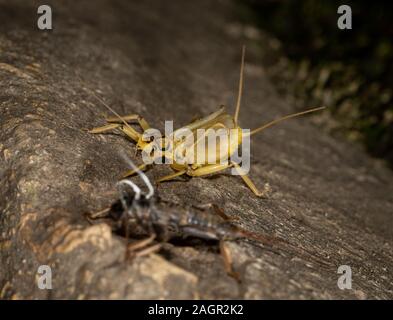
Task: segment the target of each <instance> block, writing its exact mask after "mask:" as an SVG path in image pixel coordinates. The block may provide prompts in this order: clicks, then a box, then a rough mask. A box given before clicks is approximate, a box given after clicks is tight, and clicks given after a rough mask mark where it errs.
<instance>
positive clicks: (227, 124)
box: [89, 46, 324, 196]
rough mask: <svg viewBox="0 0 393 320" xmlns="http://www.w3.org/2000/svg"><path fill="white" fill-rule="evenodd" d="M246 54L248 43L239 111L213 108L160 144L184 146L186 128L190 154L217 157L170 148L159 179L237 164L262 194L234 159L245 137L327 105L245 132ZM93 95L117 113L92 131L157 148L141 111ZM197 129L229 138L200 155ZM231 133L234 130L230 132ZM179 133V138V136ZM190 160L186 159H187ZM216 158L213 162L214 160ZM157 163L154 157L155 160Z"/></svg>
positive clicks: (211, 171)
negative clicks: (182, 154) (184, 155)
mask: <svg viewBox="0 0 393 320" xmlns="http://www.w3.org/2000/svg"><path fill="white" fill-rule="evenodd" d="M244 56H245V47H244V46H243V50H242V61H241V68H240V80H239V90H238V96H237V103H236V111H235V114H234V115H233V116H232V115H231V114H229V113H227V112H226V111H225V108H224V107H221V108H220V109H219V110H218V111H216V112H213V113H212V114H210V115H208V116H206V117H204V118H201V119H198V120H195V121H193V122H191V123H190V124H188V125H186V126H184V127H181V128H179V129H177V130H175V131H174V132H173V134H172V135H171V137H164V138H163V139H162V141H161V142H162V143H160V146H161V148H162V149H165V150H168V149H169V150H177V149H178V148H179V147H184V141H185V140H186V141H187V140H188V139H187V138H188V137H184V136H183V135H182V134H181V133H182V132H184V130H187V131H188V132H189V135H190V136H191V138H192V139H190V140H191V141H195V143H191V144H188V145H186V146H185V148H186V150H185V151H190V153H191V154H193V155H194V156H195V157H196V158H197V159H201V158H203V159H212V158H213V159H214V161H210V160H209V161H207V160H206V161H197V162H195V161H194V158H193V159H191V160H192V161H185V162H184V161H182V162H181V163H180V162H179V161H177V159H176V157H175V156H173V154H170V153H168V152H164V154H165V157H167V158H170V163H171V164H170V166H171V168H172V169H173V170H174V173H172V174H169V175H167V176H164V177H161V178H160V179H158V180H157V182H163V181H167V180H172V179H174V178H176V177H178V176H182V175H187V176H190V177H203V176H207V175H211V174H216V173H219V172H222V171H223V170H226V169H228V168H234V170H235V171H236V173H237V175H240V177H241V178H242V179H243V181H244V182H245V183H246V185H247V186H248V187H249V188H250V189H251V190H252V192H253V193H254V194H255V195H257V196H263V194H264V192H262V191H260V190H259V189H258V188H257V187H256V186H255V184H254V183H253V182H252V180H251V179H250V178H249V177H248V175H247V174H246V172H245V171H244V170H242V168H241V166H240V163H238V162H236V161H233V159H232V156H233V155H234V153H235V152H238V149H239V147H240V146H241V145H242V143H243V142H244V138H246V137H249V136H252V135H254V134H256V133H259V132H261V131H263V130H265V129H267V128H269V127H271V126H273V125H275V124H277V123H279V122H281V121H284V120H287V119H290V118H294V117H297V116H300V115H304V114H307V113H311V112H315V111H318V110H321V109H324V107H320V108H314V109H309V110H306V111H303V112H298V113H294V114H290V115H287V116H284V117H281V118H279V119H276V120H273V121H271V122H268V123H267V124H265V125H262V126H260V127H258V128H256V129H254V130H251V131H250V130H248V132H245V131H244V130H243V129H242V128H241V127H240V126H239V123H238V118H239V112H240V104H241V97H242V90H243V73H244ZM92 95H93V96H94V97H95V98H96V99H98V100H99V101H100V102H101V103H102V104H103V105H104V106H105V107H106V108H107V109H108V110H109V111H110V112H111V113H113V114H114V117H109V118H107V119H106V121H107V123H108V124H106V125H105V126H102V127H98V128H94V129H91V130H89V132H90V133H93V134H100V133H104V132H107V131H112V130H115V129H116V130H120V131H121V132H122V133H123V134H125V135H126V136H127V137H128V138H130V139H131V140H132V141H134V142H135V143H136V147H137V150H144V149H145V148H148V149H149V150H152V149H154V148H155V146H152V144H155V145H156V141H151V140H149V139H146V136H145V135H144V132H146V131H147V130H149V129H151V128H150V125H149V124H148V123H147V121H146V120H145V119H144V118H143V117H142V116H140V115H137V114H131V115H126V116H120V115H119V114H118V113H117V112H116V111H114V110H113V109H112V108H111V107H110V106H109V105H108V104H106V103H105V101H104V100H102V99H101V98H100V97H98V96H97V95H96V94H94V93H92ZM135 121H137V122H138V124H139V126H140V127H141V128H142V130H143V132H142V133H140V132H138V131H137V130H136V129H134V128H133V127H132V126H131V125H130V123H132V122H135ZM198 130H205V132H206V134H207V133H208V132H211V130H215V131H217V130H226V131H227V132H228V133H227V138H226V139H225V140H224V142H222V141H221V140H220V145H219V150H220V152H217V148H216V146H214V148H210V145H208V146H207V147H206V148H204V149H203V150H202V151H203V154H204V155H207V157H205V156H203V157H199V156H198V152H200V149H198V141H200V140H201V139H205V138H206V137H199V136H198V135H197V132H198ZM234 131H235V132H236V133H237V134H232V133H233V132H234ZM230 133H231V134H230ZM177 137H179V138H177ZM222 150H223V151H224V152H221V151H222ZM161 157H162V153H159V154H158V158H161ZM186 160H187V159H186ZM212 162H213V163H212ZM153 163H154V161H153ZM150 164H151V163H143V164H142V165H141V166H139V167H138V169H140V170H144V169H145V168H146V167H147V166H148V165H150ZM135 172H136V171H135V170H130V171H128V172H127V173H126V174H125V175H124V177H127V176H130V175H133V174H135Z"/></svg>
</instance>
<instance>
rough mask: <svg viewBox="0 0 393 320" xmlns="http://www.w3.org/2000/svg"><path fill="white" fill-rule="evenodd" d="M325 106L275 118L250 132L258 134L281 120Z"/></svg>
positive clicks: (321, 108)
mask: <svg viewBox="0 0 393 320" xmlns="http://www.w3.org/2000/svg"><path fill="white" fill-rule="evenodd" d="M325 108H326V107H319V108H314V109H309V110H306V111H302V112H298V113H293V114H289V115H287V116H284V117H282V118H279V119H276V120H273V121H271V122H268V123H267V124H265V125H263V126H261V127H259V128H256V129H254V130H252V131H251V132H250V133H249V135H250V136H252V135H253V134H256V133H258V132H260V131H263V130H265V129H267V128H269V127H271V126H274V125H276V124H277V123H279V122H282V121H285V120H288V119H291V118H295V117H298V116H301V115H303V114H307V113H311V112H315V111H319V110H323V109H325Z"/></svg>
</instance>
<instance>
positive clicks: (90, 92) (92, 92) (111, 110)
mask: <svg viewBox="0 0 393 320" xmlns="http://www.w3.org/2000/svg"><path fill="white" fill-rule="evenodd" d="M75 75H76V77H77V78H78V79H79V81H80V82H81V83H82V84H83V85H85V82H84V81H83V80H82V78H81V77H80V76H79V74H77V73H76V74H75ZM85 89H87V91H88V92H89V94H90V95H92V96H93V97H94V98H95V99H97V100H98V101H99V102H101V103H102V105H103V106H104V107H105V108H107V109H108V110H109V111H110V112H112V113H113V114H114V115H115V116H116V117H118V118H119V120H120V121H121V122H123V124H124V125H125V126H126V127H127V128H128V129H130V130H131V131H132V132H134V131H135V129H134V128H132V127H131V126H130V125H129V124H128V123H127V121H125V120H124V118H123V117H122V116H120V115H119V114H118V113H117V112H116V111H115V110H114V109H113V108H112V107H110V106H109V105H108V104H107V103H106V102H105V101H104V100H103V99H102V98H100V97H99V96H98V95H97V94H96V93H95V92H94V91H93V90H90V89H89V88H88V87H87V86H86V85H85Z"/></svg>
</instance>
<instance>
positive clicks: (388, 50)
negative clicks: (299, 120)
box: [238, 0, 393, 167]
mask: <svg viewBox="0 0 393 320" xmlns="http://www.w3.org/2000/svg"><path fill="white" fill-rule="evenodd" d="M238 4H239V12H240V13H241V17H242V19H243V21H248V22H251V23H252V24H254V25H255V26H256V27H258V28H260V29H261V30H265V31H267V32H269V33H271V34H272V35H273V36H275V37H277V39H278V40H279V41H280V43H281V46H280V48H279V50H280V53H281V54H283V55H285V56H286V57H288V58H289V63H288V64H286V65H285V67H284V69H282V68H281V69H279V70H278V71H277V70H276V72H275V74H274V75H275V76H277V77H282V75H283V74H284V75H288V74H289V77H292V78H296V81H295V84H294V85H293V86H288V85H285V87H283V88H282V89H283V90H286V91H288V90H290V91H291V92H294V93H295V94H296V95H297V96H298V97H299V98H300V99H303V100H306V101H307V103H310V104H311V105H312V104H316V105H319V104H322V105H325V106H327V107H329V110H330V112H331V114H332V115H333V120H328V121H330V123H329V124H328V125H327V127H329V129H331V131H332V132H334V133H340V134H344V135H345V136H347V137H348V138H349V139H351V140H353V141H360V142H361V143H362V144H363V145H364V146H365V147H366V149H367V150H368V151H369V152H370V153H371V154H372V155H374V156H376V157H380V158H384V159H386V160H387V161H388V162H389V164H390V166H391V167H392V166H393V103H392V97H393V92H392V87H393V76H392V75H393V72H392V71H393V70H392V68H393V46H392V39H393V24H392V21H393V5H392V2H391V1H336V0H333V1H323V0H322V1H315V0H304V1H287V0H265V1H261V0H242V1H238ZM342 4H346V5H349V6H350V7H351V8H352V30H340V29H338V27H337V19H338V17H339V14H338V13H337V8H338V7H339V6H340V5H342ZM278 83H282V81H281V82H280V81H278Z"/></svg>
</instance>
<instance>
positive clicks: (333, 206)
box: [0, 0, 393, 299]
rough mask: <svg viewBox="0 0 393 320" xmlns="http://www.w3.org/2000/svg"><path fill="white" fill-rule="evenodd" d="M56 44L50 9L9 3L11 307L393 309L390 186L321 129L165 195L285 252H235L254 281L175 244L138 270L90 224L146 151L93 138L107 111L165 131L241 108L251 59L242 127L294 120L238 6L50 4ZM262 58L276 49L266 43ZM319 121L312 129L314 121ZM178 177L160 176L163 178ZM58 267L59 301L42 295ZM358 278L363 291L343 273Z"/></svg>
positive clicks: (4, 6)
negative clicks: (241, 304) (233, 301)
mask: <svg viewBox="0 0 393 320" xmlns="http://www.w3.org/2000/svg"><path fill="white" fill-rule="evenodd" d="M47 2H48V4H50V5H51V6H52V10H53V14H54V20H53V25H54V30H53V31H49V32H47V31H39V30H38V29H37V27H36V19H37V14H36V12H37V7H38V5H39V4H41V3H39V2H37V1H21V0H15V1H12V2H10V1H5V0H1V1H0V21H2V23H1V24H0V30H1V32H0V86H1V94H0V104H1V108H0V125H1V131H0V210H1V211H0V297H1V298H6V299H9V298H13V299H24V298H42V299H45V298H61V299H62V298H86V299H88V298H120V299H125V298H126V299H145V298H171V299H178V298H179V299H188V298H207V299H210V298H240V299H241V298H247V299H261V298H290V299H294V298H327V299H332V298H339V299H341V298H351V299H365V298H368V299H374V298H379V299H387V298H392V297H393V282H392V281H393V279H392V268H393V257H392V248H393V233H392V230H393V228H392V227H393V183H392V181H393V175H392V173H391V172H390V171H389V170H388V169H386V168H385V167H384V166H383V164H380V163H377V162H375V161H374V160H372V159H370V158H369V157H367V156H366V155H365V154H364V153H363V152H362V150H360V149H359V148H358V147H356V146H353V145H349V144H348V143H346V142H343V141H339V140H337V139H335V138H332V137H330V136H328V135H326V134H325V133H324V132H323V130H321V129H320V128H318V125H317V121H313V120H314V119H315V117H306V118H302V119H297V120H292V121H290V122H287V123H285V124H282V125H281V126H280V127H276V128H274V129H271V130H270V131H266V132H264V133H263V134H260V135H258V136H256V137H254V138H253V140H252V168H251V177H252V178H253V179H254V181H255V183H256V184H257V185H258V186H260V187H261V188H262V187H263V186H264V185H265V183H269V185H270V191H269V193H268V197H267V198H266V199H260V198H256V197H255V196H253V194H252V193H251V192H250V191H249V190H248V189H247V188H246V187H245V186H244V185H243V183H242V181H241V179H240V178H239V177H234V176H230V175H219V176H215V177H212V178H208V179H201V178H196V179H191V180H190V181H188V182H185V181H181V180H178V181H174V182H169V183H165V184H162V185H161V186H160V187H159V193H160V195H161V197H162V198H165V199H168V200H171V201H176V202H178V203H180V204H183V205H186V204H187V205H189V204H194V205H197V204H201V203H211V202H214V203H216V204H218V205H219V206H221V207H222V208H223V209H224V210H225V211H226V213H227V214H228V215H230V216H233V217H236V218H238V219H237V220H236V221H237V223H239V224H240V225H241V226H242V227H243V228H245V229H248V230H250V231H253V232H256V233H262V234H268V235H272V236H276V237H281V238H284V239H285V240H286V241H288V242H289V243H291V244H292V246H288V247H285V248H279V247H277V248H270V247H268V246H262V245H257V244H254V243H251V242H244V241H238V242H234V243H230V244H229V245H230V251H231V253H232V255H233V257H234V260H235V261H234V266H235V268H236V270H237V271H239V273H240V274H241V277H242V280H243V281H242V283H240V284H239V283H237V282H236V281H235V280H234V279H232V278H231V277H228V276H227V275H226V274H225V272H224V269H223V266H222V259H221V256H220V255H219V254H218V252H217V250H216V249H215V248H214V247H211V246H206V245H198V246H195V247H193V246H187V245H183V246H178V245H174V244H167V245H166V246H165V248H164V250H163V251H162V252H161V253H159V254H153V255H150V256H147V257H141V258H137V259H135V260H133V261H128V262H125V261H123V257H124V250H125V245H124V240H123V239H122V238H120V237H119V236H117V235H115V234H114V233H112V232H111V229H110V227H109V226H108V225H107V224H105V223H98V224H96V225H90V224H89V222H88V221H87V220H86V218H85V213H87V212H94V211H98V210H100V209H102V208H104V207H106V206H108V205H110V204H111V203H112V202H113V201H115V200H116V198H117V193H116V189H115V182H116V180H117V179H118V177H119V175H120V174H121V173H122V172H124V170H125V163H124V162H123V161H122V159H121V157H120V156H119V155H118V154H119V151H121V150H127V152H128V153H129V154H130V155H131V156H132V155H133V154H134V152H135V147H134V145H133V144H132V143H130V142H129V141H127V140H126V139H125V138H123V137H122V136H120V135H95V136H93V135H91V134H88V133H87V132H86V131H85V129H86V128H92V127H95V126H99V125H101V124H103V115H104V114H106V113H107V112H106V110H105V109H104V108H103V107H102V106H101V105H100V104H99V103H98V102H97V100H95V99H94V98H93V97H92V96H91V95H89V94H88V92H89V90H95V91H96V92H98V93H99V94H100V96H101V97H103V99H105V101H107V102H108V103H109V104H110V105H111V106H112V107H113V108H114V109H116V110H117V111H118V112H119V113H121V114H126V113H139V114H141V115H143V116H144V117H145V118H146V119H147V120H148V121H149V122H151V124H152V125H153V126H154V127H156V128H159V129H162V128H163V121H164V120H172V119H173V120H174V121H175V125H177V126H180V125H183V124H185V123H187V122H188V121H190V120H191V119H192V118H193V117H195V116H200V115H205V114H208V113H209V112H212V111H214V110H216V108H217V106H218V105H220V104H226V105H229V106H233V105H234V96H235V92H236V86H237V78H238V70H239V61H240V48H241V44H242V43H246V44H247V45H248V48H249V50H248V53H247V57H246V58H247V59H246V60H247V64H246V83H245V95H244V99H243V109H242V111H241V115H240V119H241V124H242V125H243V127H246V128H254V127H256V126H258V125H260V124H261V123H263V122H266V121H268V120H271V119H273V118H275V117H277V116H279V115H284V114H287V113H290V112H292V111H293V107H292V104H291V102H292V101H291V99H290V97H283V96H280V95H278V94H277V92H276V91H275V89H274V84H272V83H271V82H270V81H269V79H268V77H267V76H266V73H265V69H264V66H263V65H261V63H260V62H258V59H257V52H256V50H257V48H254V46H253V42H252V39H250V38H249V37H250V36H252V37H255V36H256V35H255V33H254V32H251V33H250V32H247V30H248V29H247V28H244V27H242V26H240V25H238V24H236V23H235V22H236V20H235V17H236V10H235V7H233V4H232V3H231V2H228V1H181V0H179V1H177V0H176V1H170V2H168V1H142V2H140V1H133V2H129V1H119V0H115V1H109V0H108V1H103V0H99V1H94V5H93V2H92V1H87V0H86V1H78V2H65V1H62V2H59V1H47ZM263 43H265V44H266V45H265V46H263V47H262V48H260V49H259V50H265V51H267V50H269V39H268V38H266V41H265V42H263ZM313 122H314V123H313ZM167 172H169V169H168V168H166V167H164V166H157V167H155V168H154V169H153V170H151V171H149V172H148V174H149V176H150V177H151V178H153V179H154V178H156V177H159V176H161V175H163V174H165V173H167ZM40 265H50V266H51V268H52V273H53V283H52V285H53V289H52V290H40V289H39V288H38V287H37V283H36V280H37V269H38V267H39V266H40ZM340 265H349V266H350V267H351V268H352V276H353V279H352V286H353V288H352V290H340V289H339V288H338V287H337V279H338V277H339V275H338V274H337V268H338V266H340Z"/></svg>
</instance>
